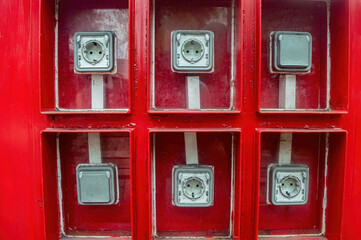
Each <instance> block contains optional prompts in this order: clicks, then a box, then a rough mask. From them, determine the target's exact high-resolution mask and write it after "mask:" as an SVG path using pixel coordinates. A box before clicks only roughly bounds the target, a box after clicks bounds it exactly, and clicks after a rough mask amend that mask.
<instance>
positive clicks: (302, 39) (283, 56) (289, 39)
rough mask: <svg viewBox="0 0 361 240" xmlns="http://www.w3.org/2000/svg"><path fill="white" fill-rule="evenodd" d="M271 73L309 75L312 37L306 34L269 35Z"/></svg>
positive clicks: (285, 33)
mask: <svg viewBox="0 0 361 240" xmlns="http://www.w3.org/2000/svg"><path fill="white" fill-rule="evenodd" d="M272 55H273V60H272V61H271V62H272V64H271V65H272V66H270V67H271V72H273V73H288V74H290V73H291V74H292V73H294V74H305V73H309V72H310V70H311V67H312V36H311V34H310V33H308V32H286V31H280V32H272V33H271V59H272Z"/></svg>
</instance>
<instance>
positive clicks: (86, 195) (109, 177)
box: [76, 163, 119, 205]
mask: <svg viewBox="0 0 361 240" xmlns="http://www.w3.org/2000/svg"><path fill="white" fill-rule="evenodd" d="M76 184H77V191H78V203H79V204H81V205H112V204H116V203H117V202H118V199H119V196H118V194H119V193H118V168H117V166H116V165H115V164H111V163H106V164H105V163H104V164H79V165H78V166H77V167H76Z"/></svg>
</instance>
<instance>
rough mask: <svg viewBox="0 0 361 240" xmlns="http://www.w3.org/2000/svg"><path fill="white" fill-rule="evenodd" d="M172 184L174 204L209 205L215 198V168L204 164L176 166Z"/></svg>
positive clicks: (180, 205) (188, 205)
mask: <svg viewBox="0 0 361 240" xmlns="http://www.w3.org/2000/svg"><path fill="white" fill-rule="evenodd" d="M172 186H173V188H172V192H173V193H172V194H173V198H172V199H173V204H174V205H176V206H178V207H209V206H211V205H213V199H214V169H213V167H212V166H204V165H197V166H189V165H178V166H174V167H173V176H172Z"/></svg>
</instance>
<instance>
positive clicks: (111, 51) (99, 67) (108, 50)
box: [74, 31, 115, 74]
mask: <svg viewBox="0 0 361 240" xmlns="http://www.w3.org/2000/svg"><path fill="white" fill-rule="evenodd" d="M114 45H115V34H114V33H113V32H110V31H101V32H77V33H75V35H74V72H75V73H87V72H89V73H90V74H92V73H93V72H111V71H112V70H113V68H114V66H115V64H114V59H115V56H114V55H115V46H114Z"/></svg>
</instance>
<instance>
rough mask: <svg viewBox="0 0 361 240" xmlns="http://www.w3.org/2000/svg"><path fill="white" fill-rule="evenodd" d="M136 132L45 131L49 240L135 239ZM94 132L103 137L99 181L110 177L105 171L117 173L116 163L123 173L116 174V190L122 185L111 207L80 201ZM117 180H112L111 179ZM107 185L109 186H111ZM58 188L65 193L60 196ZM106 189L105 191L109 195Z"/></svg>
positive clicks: (46, 207) (45, 176) (45, 194)
mask: <svg viewBox="0 0 361 240" xmlns="http://www.w3.org/2000/svg"><path fill="white" fill-rule="evenodd" d="M131 131H132V130H129V129H122V130H104V129H102V130H82V129H72V130H68V129H67V130H65V129H47V130H45V131H43V133H42V151H43V154H42V161H43V172H44V196H45V202H44V209H45V225H46V229H47V232H46V235H47V236H48V237H50V236H53V237H51V238H55V236H56V238H59V236H62V237H71V236H86V237H91V236H97V237H99V236H112V237H119V236H130V235H131V207H130V202H131V199H130V195H131V187H130V181H131V176H130V175H131V161H130V158H131V157H132V156H131V152H132V150H131V148H132V146H131V142H132V140H131V139H132V134H131ZM89 133H100V147H101V163H97V164H95V165H96V167H95V168H97V173H98V175H99V176H98V177H96V178H97V179H98V180H100V179H103V180H104V177H105V178H107V177H106V176H105V175H106V173H105V174H104V172H107V171H113V170H114V168H113V167H110V166H111V165H114V166H116V168H117V172H118V174H116V173H115V172H114V173H113V174H110V175H113V179H114V182H115V186H113V188H114V187H117V189H114V196H113V197H112V196H108V198H109V199H110V200H109V201H107V203H108V204H110V203H112V201H113V202H114V203H113V204H110V205H98V204H96V205H83V204H80V203H79V202H78V187H79V185H77V176H79V174H77V172H78V173H79V171H80V170H81V171H83V172H84V171H87V172H88V173H89V170H90V169H89V155H90V153H89V146H88V134H89ZM92 165H93V164H92ZM79 166H80V167H79ZM87 176H89V174H87ZM115 176H117V179H115ZM92 177H93V175H92ZM99 177H100V178H99ZM111 178H112V177H111V176H110V179H108V180H111ZM88 180H89V179H88ZM93 180H94V179H92V181H93ZM103 182H104V184H105V185H107V183H109V182H108V181H103ZM105 182H107V183H105ZM116 182H117V183H116ZM84 183H85V182H84ZM98 183H99V181H98ZM81 184H82V183H81ZM86 185H87V186H88V187H89V184H86V183H85V185H84V184H82V186H81V188H82V189H83V187H87V186H86ZM110 185H111V184H110ZM111 188H112V186H109V192H111ZM58 189H61V191H60V192H58ZM104 190H105V189H102V192H103V193H104V192H105V191H104ZM85 197H86V196H85ZM104 197H105V195H104ZM81 198H82V197H81ZM105 198H107V197H105ZM105 198H102V201H105ZM82 199H83V202H86V201H87V199H86V198H82ZM88 203H89V201H88Z"/></svg>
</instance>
